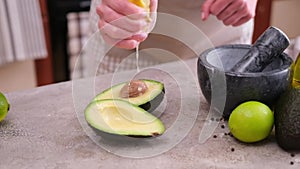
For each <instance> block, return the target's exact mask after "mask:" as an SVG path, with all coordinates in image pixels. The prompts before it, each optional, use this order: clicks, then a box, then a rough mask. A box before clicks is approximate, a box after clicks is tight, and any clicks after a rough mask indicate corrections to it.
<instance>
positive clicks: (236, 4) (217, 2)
mask: <svg viewBox="0 0 300 169" xmlns="http://www.w3.org/2000/svg"><path fill="white" fill-rule="evenodd" d="M256 3H257V0H206V1H205V2H204V3H203V4H202V7H201V8H202V9H201V10H202V13H201V15H202V16H201V18H202V20H206V19H207V18H208V16H209V15H210V14H212V15H215V16H216V17H217V18H218V19H219V20H221V21H222V22H223V23H224V24H225V25H232V26H239V25H242V24H244V23H246V22H247V21H249V20H250V19H251V18H254V16H255V9H256Z"/></svg>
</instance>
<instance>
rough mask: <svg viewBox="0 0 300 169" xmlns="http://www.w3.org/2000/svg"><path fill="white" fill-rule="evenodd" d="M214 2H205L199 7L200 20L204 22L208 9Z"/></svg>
mask: <svg viewBox="0 0 300 169" xmlns="http://www.w3.org/2000/svg"><path fill="white" fill-rule="evenodd" d="M214 2H215V0H206V1H204V3H203V4H202V6H201V19H202V20H203V21H205V20H206V19H207V18H208V16H209V13H210V7H211V5H212V4H213V3H214Z"/></svg>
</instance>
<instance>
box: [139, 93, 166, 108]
mask: <svg viewBox="0 0 300 169" xmlns="http://www.w3.org/2000/svg"><path fill="white" fill-rule="evenodd" d="M164 96H165V88H163V90H162V91H161V92H160V93H159V95H157V96H156V97H155V98H154V99H152V100H150V101H148V102H147V103H145V104H142V105H139V107H140V108H142V109H144V110H146V111H148V112H150V113H152V112H153V111H154V110H155V109H156V108H157V107H158V106H159V105H160V103H161V102H162V101H163V99H164Z"/></svg>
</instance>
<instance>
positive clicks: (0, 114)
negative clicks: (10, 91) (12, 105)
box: [0, 92, 9, 122]
mask: <svg viewBox="0 0 300 169" xmlns="http://www.w3.org/2000/svg"><path fill="white" fill-rule="evenodd" d="M8 110H9V103H8V102H7V99H6V97H5V96H4V95H3V94H2V93H1V92H0V122H1V121H2V120H3V119H4V118H5V117H6V115H7V112H8Z"/></svg>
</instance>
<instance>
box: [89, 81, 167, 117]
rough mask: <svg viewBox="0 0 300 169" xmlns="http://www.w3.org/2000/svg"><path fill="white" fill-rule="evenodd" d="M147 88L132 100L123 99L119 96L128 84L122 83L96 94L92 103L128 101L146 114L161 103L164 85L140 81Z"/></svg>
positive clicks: (156, 82)
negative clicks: (98, 101)
mask: <svg viewBox="0 0 300 169" xmlns="http://www.w3.org/2000/svg"><path fill="white" fill-rule="evenodd" d="M140 81H143V82H144V83H145V84H146V86H147V87H148V89H147V91H146V92H145V93H143V94H142V95H139V96H137V97H132V98H124V97H122V96H121V90H122V88H123V87H124V86H125V85H126V84H128V82H123V83H120V84H117V85H114V86H112V87H111V88H109V89H106V90H104V91H103V92H101V93H100V94H98V95H97V96H96V97H95V98H94V99H93V101H96V100H104V99H120V100H125V101H128V102H129V103H131V104H134V105H137V106H139V107H141V108H143V109H145V110H147V111H148V112H152V111H153V110H155V109H156V108H157V107H158V106H159V104H160V103H161V102H162V100H163V98H164V94H165V90H164V84H163V83H161V82H158V81H155V80H148V79H140Z"/></svg>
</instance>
